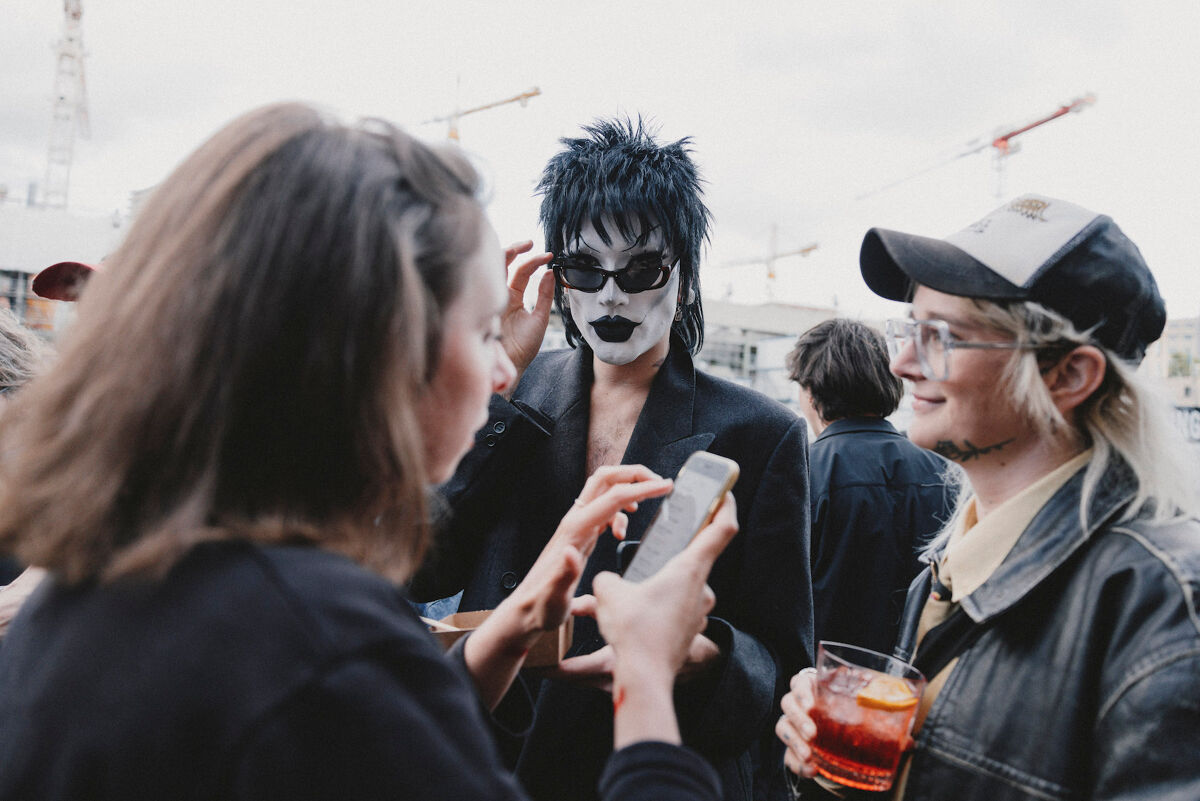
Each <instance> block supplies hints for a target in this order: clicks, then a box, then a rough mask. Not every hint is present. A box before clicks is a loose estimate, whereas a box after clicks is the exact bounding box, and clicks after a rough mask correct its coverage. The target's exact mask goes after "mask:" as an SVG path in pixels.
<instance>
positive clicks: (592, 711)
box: [412, 120, 813, 801]
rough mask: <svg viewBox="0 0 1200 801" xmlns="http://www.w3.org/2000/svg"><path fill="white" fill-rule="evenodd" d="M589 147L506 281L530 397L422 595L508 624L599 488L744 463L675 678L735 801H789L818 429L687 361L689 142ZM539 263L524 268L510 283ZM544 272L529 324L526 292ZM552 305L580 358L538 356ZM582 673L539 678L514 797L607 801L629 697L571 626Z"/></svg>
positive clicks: (459, 495)
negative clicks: (699, 455)
mask: <svg viewBox="0 0 1200 801" xmlns="http://www.w3.org/2000/svg"><path fill="white" fill-rule="evenodd" d="M585 134H586V135H585V136H582V137H580V138H568V139H564V140H563V144H564V146H565V147H564V149H563V150H562V151H560V152H559V153H558V154H557V155H556V156H554V157H553V158H552V159H551V160H550V162H549V164H548V165H547V166H546V169H545V171H544V172H543V175H542V178H541V181H540V183H539V186H538V191H539V192H540V193H541V194H542V196H543V199H542V204H541V212H540V218H541V223H542V226H543V229H544V233H545V238H546V248H547V251H549V252H547V253H544V254H542V255H539V256H534V257H532V258H529V259H528V260H526V261H524V262H523V263H522V264H520V265H519V266H517V267H515V268H514V269H513V270H512V272H511V274H510V278H509V287H510V294H509V308H508V311H507V312H506V314H505V315H504V320H503V338H504V345H505V349H506V351H507V352H508V354H509V356H510V358H511V360H512V362H513V364H514V366H515V368H516V370H517V380H516V381H514V382H513V384H512V385H511V387H512V388H511V389H510V390H509V391H508V392H506V393H504V394H497V395H494V396H493V397H492V404H491V416H490V418H489V420H488V423H487V425H485V426H484V428H483V429H482V430H481V431H480V432H479V433H478V434H477V439H476V447H475V448H474V450H473V451H472V452H471V453H469V454H468V455H467V457H466V458H465V459H464V460H463V462H462V464H461V465H460V467H459V469H458V471H457V473H456V474H455V476H454V478H453V479H451V480H450V481H449V482H448V483H447V484H445V485H444V486H443V487H442V495H443V497H444V499H445V500H446V504H445V506H446V509H447V513H448V517H449V520H448V523H447V525H446V527H444V529H443V532H442V537H441V538H440V539H439V547H438V549H437V550H436V552H435V553H434V554H433V555H432V556H431V559H430V561H428V562H427V563H426V566H425V568H423V569H422V570H421V572H420V573H419V574H418V575H417V576H416V578H415V579H414V581H413V583H412V591H413V595H414V597H416V598H418V599H423V600H432V599H436V598H442V597H446V596H449V595H453V594H454V593H457V592H459V591H462V592H463V596H462V605H461V608H462V609H464V610H470V609H488V608H493V607H495V606H496V605H497V604H499V603H500V602H502V601H503V600H504V598H505V597H507V595H508V593H509V592H511V590H512V589H513V588H514V587H516V586H517V583H518V582H519V581H520V579H521V577H522V576H524V575H525V572H526V571H527V570H528V569H529V566H530V565H531V564H532V562H533V558H532V557H535V556H536V554H537V553H538V552H539V551H540V550H541V548H542V546H543V545H544V544H545V541H546V538H547V537H548V536H549V535H550V533H551V532H552V531H553V526H551V525H550V522H551V521H552V520H553V519H555V518H556V517H557V518H561V517H562V514H563V512H564V511H565V510H567V509H570V508H571V506H572V503H573V501H574V498H575V497H576V495H577V494H578V492H579V489H580V487H582V486H583V483H584V481H585V480H586V479H587V477H588V476H589V475H590V474H592V473H593V472H594V471H596V470H597V469H599V468H602V467H605V466H610V465H618V464H644V465H646V466H647V467H649V468H650V469H652V470H654V471H655V472H656V473H657V474H658V475H662V476H675V475H676V474H677V473H678V471H679V468H680V467H681V466H682V465H683V462H684V461H685V460H686V459H687V457H688V456H689V455H690V454H692V453H693V452H695V451H697V450H707V451H710V452H712V453H716V454H719V455H721V456H725V457H728V458H730V459H733V460H734V461H736V462H738V464H739V465H740V467H741V478H740V479H739V480H738V482H737V484H736V485H735V486H734V489H733V495H734V497H735V499H736V501H737V512H738V523H739V526H740V532H739V534H738V536H737V537H736V538H735V539H734V540H733V542H732V543H731V544H730V545H729V547H728V549H727V550H726V551H725V553H724V555H723V556H722V557H721V558H720V559H719V560H718V561H717V563H716V565H715V566H714V569H713V572H712V575H711V577H710V584H711V586H712V588H713V590H714V592H715V594H716V598H717V601H716V607H715V609H714V610H713V612H712V614H711V615H710V617H709V625H708V627H707V628H706V630H705V632H704V634H703V635H701V636H699V637H696V638H695V640H694V641H693V646H692V649H691V652H690V657H689V662H688V664H687V665H686V666H685V667H684V670H683V672H682V674H681V675H680V677H679V679H678V685H677V696H678V698H679V707H678V710H679V716H680V724H681V732H682V735H683V739H684V742H685V744H687V745H690V746H691V747H693V748H695V749H696V750H697V751H699V752H700V753H701V754H702V755H704V756H705V757H707V758H708V759H709V761H710V762H711V763H712V764H713V766H714V767H716V768H717V771H718V773H719V774H720V775H721V778H722V781H723V785H724V794H725V798H726V799H730V800H731V801H735V800H738V801H740V800H742V799H746V800H748V799H751V798H753V799H762V798H767V797H777V796H774V795H769V792H772V791H769V790H768V787H769V786H770V785H771V784H772V782H775V783H777V784H776V786H775V788H774V792H776V793H779V792H782V791H783V777H782V771H781V770H779V766H780V764H781V762H782V759H781V755H782V747H781V746H780V745H779V743H778V741H776V740H775V738H774V737H773V735H772V733H771V709H772V708H774V705H775V704H776V703H777V702H778V699H779V698H780V697H781V695H782V691H783V689H785V683H786V677H788V676H789V675H791V673H792V672H795V670H796V669H798V668H799V667H802V666H805V665H809V664H811V663H812V653H813V646H812V608H811V605H812V589H811V581H810V574H809V562H808V551H809V545H808V539H809V521H808V450H807V437H806V435H805V422H804V420H803V419H802V418H801V417H799V416H798V415H796V414H794V413H793V412H791V411H790V410H788V409H787V408H785V407H784V406H782V405H781V404H778V403H776V402H774V401H772V400H770V399H768V398H766V397H765V396H763V395H761V394H760V393H758V392H755V391H753V390H750V389H747V388H745V387H742V386H739V385H736V384H734V383H732V382H729V381H725V380H721V379H718V378H715V377H713V376H709V375H707V374H705V373H703V372H701V371H699V370H697V369H696V367H695V365H694V363H693V361H692V356H693V354H695V353H696V352H698V351H699V349H700V347H701V345H702V343H703V330H704V317H703V310H702V304H701V294H700V282H699V269H698V268H699V262H700V250H701V245H702V244H703V242H704V240H705V239H706V237H707V231H708V222H709V213H708V210H707V208H705V206H704V204H703V201H702V199H701V190H700V184H701V182H700V178H699V175H698V172H697V169H696V166H695V164H694V163H693V162H692V159H691V156H690V153H689V144H690V143H689V140H687V139H683V140H680V141H678V142H674V143H670V144H666V145H660V144H659V143H658V142H656V141H655V139H654V137H653V136H652V135H650V134H649V133H648V132H647V131H646V130H645V129H644V127H643V125H642V123H641V122H640V121H638V122H637V123H631V122H628V121H616V120H610V121H599V122H596V123H594V124H593V125H591V126H587V127H586V128H585ZM532 247H533V245H532V243H531V242H526V243H523V244H520V245H517V246H514V247H512V248H510V249H509V251H508V258H509V261H510V263H511V262H512V261H513V260H514V259H515V258H516V256H517V255H518V253H521V252H525V251H528V250H531V249H532ZM547 265H549V266H550V269H549V270H548V271H546V272H545V273H544V274H543V275H542V276H541V277H540V279H539V281H540V283H539V284H538V286H537V297H538V300H537V302H536V304H535V305H534V307H533V308H532V309H526V308H525V307H524V305H523V297H524V294H525V290H526V287H527V286H528V282H529V281H530V279H531V277H532V276H533V274H534V273H535V271H536V270H537V269H538V268H539V267H543V266H547ZM552 295H553V299H554V302H555V304H556V306H557V308H558V311H559V312H560V314H561V315H562V319H563V324H564V327H565V329H566V336H567V340H568V343H569V344H570V345H571V348H569V349H566V350H559V351H551V352H546V353H541V354H539V353H538V351H539V347H540V345H541V342H542V338H543V335H544V333H545V329H546V325H547V320H548V318H549V314H550V307H551V297H552ZM660 503H661V501H660V499H651V500H647V501H644V502H642V503H641V504H640V505H639V508H638V509H637V511H636V512H634V513H633V514H631V515H630V516H629V526H628V532H627V535H626V538H627V541H630V542H636V541H637V540H638V539H640V537H641V536H642V534H643V532H644V531H645V529H646V527H647V525H648V524H649V522H650V520H651V519H652V518H653V517H654V513H655V511H656V510H657V509H658V506H659V504H660ZM621 563H622V558H621V557H620V556H619V555H618V548H617V543H616V542H615V541H613V540H611V539H604V540H602V541H601V542H600V544H599V545H598V546H597V547H596V549H595V551H594V552H593V553H592V555H591V557H590V558H589V560H588V564H587V566H586V567H585V570H584V575H583V579H582V581H581V583H580V588H579V592H580V594H586V593H588V592H590V586H591V580H592V577H593V576H595V575H596V573H597V572H599V571H601V570H617V569H619V568H620V565H621ZM579 603H580V606H581V609H582V610H586V608H587V606H588V603H587V602H586V601H581V602H579ZM645 614H646V615H647V619H652V617H653V615H654V610H653V609H647V610H645ZM568 657H569V658H567V659H566V660H564V662H563V663H562V665H561V667H560V668H559V669H557V670H556V671H555V672H554V673H553V674H551V675H548V676H540V677H538V678H537V679H536V680H534V679H533V677H527V679H529V681H530V687H529V689H530V690H531V692H532V693H533V694H534V697H535V703H536V712H535V719H534V724H533V726H532V729H531V730H530V732H529V734H528V736H527V737H526V739H525V740H524V742H523V743H513V747H512V748H511V749H510V756H511V759H512V764H513V765H514V767H515V769H516V771H517V775H518V777H519V778H520V779H521V781H522V783H523V784H524V785H525V787H526V788H527V789H528V791H529V793H530V794H531V795H532V796H533V797H534V798H538V799H546V801H549V800H550V799H553V800H554V801H564V800H565V801H572V800H573V799H592V798H594V797H595V792H594V789H593V788H594V786H595V781H594V779H593V777H594V776H595V775H598V773H599V771H600V769H601V768H602V766H603V764H604V760H605V759H606V758H607V756H608V752H609V751H610V749H611V745H610V743H611V739H612V738H611V734H610V733H609V726H610V725H611V724H610V723H609V722H608V721H609V719H611V717H612V714H611V709H612V706H613V705H614V703H617V701H615V700H614V699H616V698H619V697H620V696H619V692H618V693H614V692H613V689H612V687H611V684H612V677H611V659H612V649H611V648H610V647H608V646H606V643H605V641H604V640H603V638H602V637H601V636H600V635H599V632H598V631H597V629H596V626H595V622H594V621H592V620H590V619H588V618H586V617H580V618H577V620H576V625H575V637H574V644H573V646H572V649H571V651H570V652H569V654H568ZM776 749H778V750H776Z"/></svg>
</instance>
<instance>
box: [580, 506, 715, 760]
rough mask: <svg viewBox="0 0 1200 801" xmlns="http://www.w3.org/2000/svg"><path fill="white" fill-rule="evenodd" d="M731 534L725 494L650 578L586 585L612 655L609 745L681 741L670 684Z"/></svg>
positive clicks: (701, 618) (707, 604) (692, 641)
mask: <svg viewBox="0 0 1200 801" xmlns="http://www.w3.org/2000/svg"><path fill="white" fill-rule="evenodd" d="M737 529H738V526H737V510H736V508H735V505H734V501H733V495H731V494H728V493H727V494H726V495H725V500H724V501H723V502H722V504H721V507H720V508H719V509H718V510H717V515H716V517H715V518H713V522H712V523H710V524H709V525H707V526H705V527H704V528H703V529H702V530H701V531H700V533H699V534H697V535H696V537H695V538H694V539H693V540H692V541H691V543H690V544H689V545H688V547H687V548H685V549H684V550H683V552H682V553H679V554H677V555H676V556H675V557H673V558H672V559H671V560H670V561H669V562H667V564H666V565H664V566H663V568H662V569H661V570H659V571H658V573H656V574H654V575H653V576H651V577H650V578H649V579H646V580H645V581H643V582H641V583H636V584H635V583H632V582H628V581H625V580H623V579H621V578H620V577H618V576H617V575H616V574H615V573H601V574H599V575H597V576H596V578H595V580H594V581H593V582H592V588H593V590H594V591H595V595H596V622H597V624H598V625H599V626H600V633H601V634H603V635H604V638H605V639H606V640H607V641H608V643H609V644H610V645H611V646H612V648H613V653H614V655H615V659H614V665H613V690H612V692H613V715H614V719H613V720H614V737H615V740H614V746H615V747H621V746H623V745H628V744H629V743H632V742H637V741H639V740H647V739H659V740H665V741H667V742H679V730H678V725H677V724H676V722H675V718H674V715H673V704H672V700H671V692H672V687H673V686H674V683H675V678H676V676H677V675H678V674H679V672H680V670H681V668H682V667H683V666H684V664H686V663H687V662H688V659H689V656H690V655H691V654H692V651H693V648H694V647H695V645H696V642H697V640H696V637H697V636H698V635H699V634H700V632H701V631H703V629H704V627H705V624H706V623H707V616H708V613H709V612H710V611H711V610H712V607H713V604H714V603H715V600H716V599H715V597H714V596H713V592H712V590H711V589H710V588H709V587H708V584H707V583H706V582H707V580H708V574H709V571H710V570H711V569H712V566H713V562H715V561H716V559H717V557H718V556H720V554H721V552H722V551H723V550H724V549H725V546H726V545H728V544H729V542H730V540H732V539H733V537H734V535H735V534H737Z"/></svg>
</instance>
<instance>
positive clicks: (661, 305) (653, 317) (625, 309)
mask: <svg viewBox="0 0 1200 801" xmlns="http://www.w3.org/2000/svg"><path fill="white" fill-rule="evenodd" d="M603 223H604V228H605V230H606V231H607V232H608V233H609V235H610V236H611V237H612V244H611V245H606V244H604V240H603V239H601V238H600V235H599V234H598V233H596V229H595V228H594V227H593V226H592V224H591V223H590V222H589V223H586V224H585V225H584V226H583V228H582V229H581V230H580V232H579V238H578V239H576V240H575V241H574V242H569V243H568V244H567V247H566V252H565V253H563V254H561V255H562V256H570V257H573V258H576V259H582V260H584V261H590V262H592V263H594V265H595V266H597V267H599V268H601V269H602V270H607V271H615V270H623V269H625V268H626V267H627V266H628V265H629V262H630V261H631V260H632V259H634V258H637V257H638V256H643V255H645V254H656V253H657V254H661V255H662V263H663V264H671V263H672V262H673V261H674V260H675V259H674V255H673V254H671V253H670V251H669V249H668V248H667V247H666V243H665V242H664V241H663V236H662V232H661V230H658V229H655V230H654V231H651V233H650V235H649V236H648V237H646V241H645V242H643V243H642V244H640V245H637V244H634V243H633V242H632V241H626V240H623V239H622V238H621V234H620V233H619V232H618V231H617V226H616V224H615V223H614V222H612V220H611V219H610V218H607V217H606V218H604V220H603ZM678 297H679V267H678V266H676V267H675V268H674V269H673V270H671V277H670V279H668V280H667V283H666V284H665V285H663V286H661V287H659V288H658V289H648V290H646V291H644V292H635V293H633V294H630V293H628V292H626V291H624V290H623V289H621V288H620V287H619V286H617V282H616V281H615V280H614V279H613V278H612V277H611V276H610V277H609V278H608V280H606V281H605V282H604V286H602V287H601V288H600V291H599V292H580V291H579V290H577V289H568V290H567V300H568V302H569V304H570V307H571V317H573V318H574V320H575V325H576V326H578V327H579V330H580V332H581V333H582V334H583V339H584V341H585V342H587V343H588V346H589V347H591V349H592V352H593V353H595V354H596V358H598V359H600V361H602V362H606V363H608V364H614V365H622V364H629V363H630V362H632V361H633V360H634V359H636V358H638V357H639V356H641V355H642V354H643V353H646V352H647V351H649V350H651V349H653V348H654V346H656V345H658V344H660V343H665V342H666V341H667V340H668V339H669V338H670V335H671V323H672V322H674V320H675V306H676V300H677V298H678Z"/></svg>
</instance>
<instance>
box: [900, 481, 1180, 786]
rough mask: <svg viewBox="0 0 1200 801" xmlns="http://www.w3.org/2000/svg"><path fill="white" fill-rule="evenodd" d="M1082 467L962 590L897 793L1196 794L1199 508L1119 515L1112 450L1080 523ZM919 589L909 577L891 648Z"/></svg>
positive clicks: (905, 632)
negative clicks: (1167, 515) (954, 652)
mask: <svg viewBox="0 0 1200 801" xmlns="http://www.w3.org/2000/svg"><path fill="white" fill-rule="evenodd" d="M1083 472H1084V471H1082V470H1081V471H1080V472H1079V473H1077V474H1076V475H1075V476H1073V477H1072V478H1071V479H1070V480H1069V481H1068V482H1067V484H1066V485H1064V486H1063V487H1062V489H1060V490H1059V491H1058V492H1057V493H1056V494H1055V495H1054V497H1052V498H1051V499H1050V501H1049V502H1047V504H1046V505H1045V506H1044V507H1042V509H1041V510H1040V511H1039V512H1038V513H1037V515H1036V516H1035V517H1034V519H1033V521H1032V522H1031V523H1030V524H1029V526H1028V527H1027V528H1026V529H1025V531H1024V533H1023V534H1022V535H1021V537H1020V539H1019V540H1018V541H1017V543H1016V545H1015V546H1014V547H1013V550H1012V551H1011V552H1010V553H1009V555H1008V556H1007V557H1006V558H1005V560H1004V562H1003V563H1002V564H1001V565H1000V566H999V567H998V568H997V569H996V571H995V572H994V573H993V574H992V576H991V577H990V578H989V579H988V580H987V581H986V582H985V583H984V584H983V585H982V586H980V587H979V588H978V589H977V590H975V592H973V593H971V594H970V595H969V596H967V597H966V598H963V599H962V602H961V606H962V609H963V611H964V612H965V613H966V614H967V615H968V616H969V617H970V618H971V620H972V621H974V623H975V624H976V625H977V626H981V627H983V628H982V633H981V634H979V636H978V638H977V639H976V640H975V641H974V642H973V644H971V645H970V646H968V647H967V649H966V650H965V651H963V652H962V653H961V655H960V656H959V659H958V662H957V663H956V664H955V665H954V667H953V668H952V670H951V672H950V675H949V677H948V678H947V680H946V683H945V685H944V686H943V688H942V690H941V692H940V693H939V694H938V696H937V698H936V700H935V701H934V703H933V706H932V707H931V709H930V711H929V714H928V717H927V718H926V719H925V721H924V724H923V726H922V728H921V731H920V733H919V735H918V736H917V738H916V746H915V749H914V751H913V752H912V756H911V759H912V763H911V766H910V772H909V776H908V783H907V785H906V788H905V794H904V798H905V799H921V801H927V800H929V801H932V799H953V800H954V801H984V799H986V801H1004V800H1005V799H1018V798H1019V799H1031V798H1036V799H1097V800H1098V799H1113V800H1114V801H1115V800H1116V799H1122V800H1124V799H1147V800H1148V799H1155V801H1165V800H1166V799H1178V800H1179V801H1184V799H1189V800H1190V801H1195V799H1200V613H1198V611H1197V602H1198V599H1200V522H1198V521H1196V520H1194V519H1193V520H1182V521H1178V522H1174V523H1167V524H1151V523H1150V522H1148V521H1146V520H1143V519H1138V518H1135V519H1133V520H1129V521H1124V522H1119V521H1120V518H1121V517H1122V512H1123V510H1124V509H1125V508H1126V507H1127V506H1128V504H1129V501H1130V499H1131V497H1132V490H1131V487H1132V482H1131V480H1130V478H1129V474H1128V469H1127V468H1126V467H1125V466H1124V465H1123V464H1120V463H1118V464H1114V465H1113V466H1112V467H1110V468H1109V470H1108V471H1107V472H1106V473H1105V475H1104V476H1103V477H1102V479H1101V481H1100V483H1099V484H1098V486H1097V488H1096V490H1095V492H1094V494H1093V496H1092V498H1091V500H1090V503H1089V511H1088V516H1087V526H1086V528H1085V527H1083V526H1082V525H1081V521H1080V516H1079V504H1080V494H1081V491H1082V484H1083ZM920 583H921V580H920V578H918V580H917V581H916V582H914V588H915V587H916V586H918V585H919V584H920ZM924 601H925V597H924V595H923V594H919V593H918V592H910V595H909V598H908V602H907V604H906V614H905V619H904V621H903V623H902V630H901V635H900V642H899V643H898V645H897V649H896V650H897V654H898V655H900V656H905V655H907V654H910V653H911V651H912V643H913V641H914V640H915V636H916V623H917V618H918V617H919V612H920V609H921V607H922V606H923V604H924Z"/></svg>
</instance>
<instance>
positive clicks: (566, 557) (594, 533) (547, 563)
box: [464, 465, 672, 706]
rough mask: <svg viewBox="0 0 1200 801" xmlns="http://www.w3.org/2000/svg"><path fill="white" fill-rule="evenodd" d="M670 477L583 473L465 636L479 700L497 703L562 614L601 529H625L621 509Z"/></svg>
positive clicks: (624, 470)
mask: <svg viewBox="0 0 1200 801" xmlns="http://www.w3.org/2000/svg"><path fill="white" fill-rule="evenodd" d="M671 486H672V482H671V480H670V479H664V478H660V477H659V476H658V475H657V474H655V473H654V472H652V471H651V470H649V469H648V468H645V467H642V466H641V465H616V466H607V467H602V468H600V469H599V470H597V471H596V472H595V473H593V474H592V475H591V477H590V478H588V480H587V483H586V484H584V487H583V491H582V492H580V493H579V498H578V499H577V500H576V502H575V505H574V506H572V507H571V509H570V510H569V511H568V512H567V514H566V515H565V516H564V517H563V519H562V522H561V523H560V524H559V526H558V529H557V530H556V531H555V532H554V535H553V536H552V537H551V538H550V541H549V542H548V543H546V547H545V548H543V549H542V553H541V555H539V556H538V558H537V561H535V562H534V563H533V567H531V568H530V569H529V573H527V574H526V576H525V578H524V580H522V581H521V583H520V584H518V585H517V587H516V589H514V590H513V592H512V594H511V595H509V596H508V598H506V599H505V600H504V601H503V602H502V603H501V604H500V606H498V607H497V608H496V610H495V611H494V612H492V614H491V615H490V616H489V617H488V619H487V620H486V621H485V622H484V623H483V625H482V626H480V627H479V629H478V630H476V631H475V632H474V633H473V634H472V635H471V636H470V637H469V638H468V640H467V643H466V646H465V649H466V650H465V653H464V657H465V659H466V662H467V669H468V670H469V671H470V672H471V675H472V677H473V678H474V679H475V684H476V687H477V688H478V689H479V692H480V696H481V698H482V700H483V701H484V702H485V703H486V704H488V705H489V706H494V705H495V704H496V703H499V701H500V698H501V697H503V695H504V693H505V692H506V691H507V689H508V686H509V685H510V684H511V683H512V680H513V678H514V677H515V676H516V672H517V670H519V669H520V667H521V664H522V663H523V661H524V658H525V653H527V652H528V649H529V646H530V645H532V644H533V642H534V641H536V639H537V638H538V637H539V636H541V634H542V632H544V631H546V630H550V629H555V628H557V627H558V626H559V625H561V624H562V622H563V621H564V620H566V618H567V613H568V611H569V609H570V606H571V598H572V596H574V594H575V588H576V587H577V586H578V585H579V579H580V577H581V576H582V575H583V565H584V562H586V561H587V557H588V556H589V555H590V554H591V552H592V549H593V548H595V546H596V541H597V540H598V539H599V537H600V534H601V533H603V532H604V531H605V530H606V529H608V528H610V527H611V528H612V530H613V533H614V534H615V535H616V536H617V537H624V536H625V530H626V527H627V526H628V524H629V518H628V516H627V514H626V513H627V512H632V511H634V510H636V509H637V505H638V502H640V501H643V500H645V499H647V498H655V497H658V496H660V495H665V494H666V493H667V492H669V491H670V489H671Z"/></svg>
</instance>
